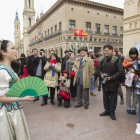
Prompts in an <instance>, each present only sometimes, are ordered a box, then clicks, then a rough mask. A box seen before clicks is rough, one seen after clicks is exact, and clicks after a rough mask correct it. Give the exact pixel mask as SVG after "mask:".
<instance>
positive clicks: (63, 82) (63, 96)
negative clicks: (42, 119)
mask: <svg viewBox="0 0 140 140" xmlns="http://www.w3.org/2000/svg"><path fill="white" fill-rule="evenodd" d="M62 74H63V76H60V79H59V82H60V83H59V84H58V85H59V87H60V90H59V91H58V95H57V99H58V101H59V103H58V106H61V105H62V100H64V107H65V108H69V107H70V96H71V95H70V79H69V78H68V75H69V73H68V71H66V70H64V71H63V72H62Z"/></svg>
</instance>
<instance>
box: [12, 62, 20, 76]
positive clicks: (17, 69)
mask: <svg viewBox="0 0 140 140" xmlns="http://www.w3.org/2000/svg"><path fill="white" fill-rule="evenodd" d="M11 67H12V69H13V70H14V72H15V73H16V74H17V75H18V76H20V62H19V61H18V60H15V61H12V63H11Z"/></svg>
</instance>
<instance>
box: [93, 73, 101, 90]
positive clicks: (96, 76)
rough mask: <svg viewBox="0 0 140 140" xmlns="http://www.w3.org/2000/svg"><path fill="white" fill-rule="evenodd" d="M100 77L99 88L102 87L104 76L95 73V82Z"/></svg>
mask: <svg viewBox="0 0 140 140" xmlns="http://www.w3.org/2000/svg"><path fill="white" fill-rule="evenodd" d="M98 77H99V84H98V89H101V85H102V78H101V76H100V75H95V81H94V84H95V82H96V80H97V78H98Z"/></svg>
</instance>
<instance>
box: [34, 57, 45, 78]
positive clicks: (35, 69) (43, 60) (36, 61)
mask: <svg viewBox="0 0 140 140" xmlns="http://www.w3.org/2000/svg"><path fill="white" fill-rule="evenodd" d="M40 59H41V60H42V68H41V69H42V78H44V76H45V74H46V72H45V71H44V67H45V65H46V62H47V58H46V57H45V56H44V57H42V58H39V57H36V58H34V59H33V60H32V63H34V64H35V67H34V75H36V71H37V67H38V65H39V61H40Z"/></svg>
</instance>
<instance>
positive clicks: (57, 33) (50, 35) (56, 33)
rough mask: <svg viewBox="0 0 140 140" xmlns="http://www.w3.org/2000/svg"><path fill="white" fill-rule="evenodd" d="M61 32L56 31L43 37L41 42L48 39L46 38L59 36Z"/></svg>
mask: <svg viewBox="0 0 140 140" xmlns="http://www.w3.org/2000/svg"><path fill="white" fill-rule="evenodd" d="M61 32H62V31H61V30H58V31H56V32H53V33H51V34H49V35H47V36H45V37H44V38H43V40H46V39H48V38H50V37H53V36H55V35H59V34H61Z"/></svg>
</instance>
